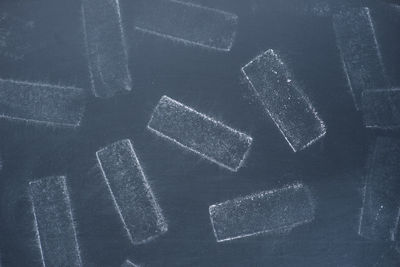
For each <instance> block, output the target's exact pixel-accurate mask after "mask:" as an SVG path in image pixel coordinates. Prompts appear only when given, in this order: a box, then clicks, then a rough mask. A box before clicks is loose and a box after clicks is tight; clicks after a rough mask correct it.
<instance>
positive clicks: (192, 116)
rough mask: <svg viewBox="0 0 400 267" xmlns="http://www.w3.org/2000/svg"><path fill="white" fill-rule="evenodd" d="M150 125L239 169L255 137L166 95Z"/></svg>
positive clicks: (178, 141)
mask: <svg viewBox="0 0 400 267" xmlns="http://www.w3.org/2000/svg"><path fill="white" fill-rule="evenodd" d="M147 128H148V129H149V130H151V131H152V132H154V133H156V134H157V135H158V136H161V137H163V138H166V139H168V140H170V141H172V142H174V143H176V144H178V145H180V146H181V147H183V148H185V149H187V150H190V151H192V152H194V153H196V154H199V155H200V156H201V157H203V158H206V159H208V160H210V161H212V162H214V163H216V164H218V165H219V166H221V167H224V168H227V169H229V170H231V171H237V170H238V169H239V168H240V167H241V166H242V165H243V162H244V160H245V158H246V155H247V154H248V151H249V149H250V147H251V143H252V141H253V139H252V138H251V137H250V136H248V135H247V134H244V133H241V132H239V131H237V130H235V129H232V128H230V127H228V126H226V125H224V124H222V123H221V122H218V121H216V120H214V119H212V118H210V117H207V116H205V115H204V114H201V113H199V112H197V111H195V110H194V109H192V108H190V107H187V106H185V105H183V104H182V103H179V102H178V101H176V100H173V99H171V98H169V97H167V96H163V97H162V98H161V100H160V102H159V103H158V105H157V106H156V108H155V109H154V111H153V115H152V116H151V119H150V121H149V123H148V125H147Z"/></svg>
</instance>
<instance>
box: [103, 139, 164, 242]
mask: <svg viewBox="0 0 400 267" xmlns="http://www.w3.org/2000/svg"><path fill="white" fill-rule="evenodd" d="M96 156H97V160H98V163H99V165H100V168H101V170H102V174H103V177H104V179H105V181H106V183H107V186H108V189H109V190H110V193H111V197H112V199H113V202H114V205H115V207H116V209H117V212H118V214H119V216H120V217H121V220H122V223H123V225H124V228H125V230H126V231H127V235H128V237H129V239H130V241H131V242H132V243H133V244H143V243H147V242H148V241H150V240H152V239H154V238H156V237H158V236H159V235H161V234H163V233H165V232H167V229H168V226H167V223H166V221H165V219H164V216H163V214H162V212H161V209H160V207H159V205H158V203H157V201H156V198H155V197H154V194H153V192H152V190H151V188H150V185H149V183H148V181H147V178H146V176H145V175H144V173H143V170H142V167H141V165H140V162H139V159H138V158H137V156H136V153H135V151H134V149H133V146H132V143H131V141H130V140H128V139H126V140H121V141H118V142H115V143H113V144H111V145H108V146H107V147H105V148H103V149H101V150H99V151H97V152H96Z"/></svg>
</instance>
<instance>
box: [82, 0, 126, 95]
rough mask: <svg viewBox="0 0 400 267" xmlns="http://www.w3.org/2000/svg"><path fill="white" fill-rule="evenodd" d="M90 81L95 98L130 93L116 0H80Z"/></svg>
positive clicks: (124, 45) (124, 44)
mask: <svg viewBox="0 0 400 267" xmlns="http://www.w3.org/2000/svg"><path fill="white" fill-rule="evenodd" d="M82 17H83V28H84V33H85V39H86V49H87V55H88V61H89V62H88V63H89V71H90V76H91V77H90V78H91V83H92V90H93V93H94V95H95V96H97V97H102V98H107V97H112V96H114V95H115V94H116V93H119V92H126V91H130V90H131V83H132V81H131V76H130V73H129V69H128V53H127V48H126V41H125V35H124V32H123V28H122V22H121V14H120V7H119V0H82Z"/></svg>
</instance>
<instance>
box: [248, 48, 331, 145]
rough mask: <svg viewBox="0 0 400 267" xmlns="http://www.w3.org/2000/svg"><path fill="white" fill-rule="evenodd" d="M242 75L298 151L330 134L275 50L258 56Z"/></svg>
mask: <svg viewBox="0 0 400 267" xmlns="http://www.w3.org/2000/svg"><path fill="white" fill-rule="evenodd" d="M241 72H242V74H243V75H244V77H245V78H246V80H247V81H248V83H249V84H250V87H251V89H252V90H253V91H254V93H255V95H256V98H257V99H258V101H259V102H261V104H262V106H263V108H264V110H265V111H266V112H267V114H268V115H269V116H270V117H271V118H272V120H273V121H274V123H275V125H276V126H277V127H278V129H279V130H280V132H281V133H282V135H283V136H284V137H285V139H286V141H287V142H288V143H289V145H290V147H291V148H292V150H293V151H294V152H296V151H299V150H302V149H304V148H306V147H308V146H310V145H311V144H313V143H314V142H316V141H318V140H319V139H320V138H321V137H323V136H324V135H325V134H326V127H325V124H324V122H323V121H322V120H321V119H320V117H319V115H318V113H317V112H316V111H315V109H314V107H313V105H312V104H311V102H310V100H309V99H308V97H307V96H306V95H305V94H304V93H303V91H302V90H301V89H300V88H299V86H297V84H296V82H295V80H294V79H293V77H292V74H291V73H290V72H289V71H288V68H287V67H286V65H285V64H284V62H283V61H282V60H281V58H280V57H279V55H278V54H277V53H275V51H273V50H272V49H269V50H267V51H265V52H264V53H262V54H260V55H258V56H257V57H256V58H254V59H253V60H252V61H250V62H249V63H248V64H246V65H245V66H244V67H243V68H242V69H241Z"/></svg>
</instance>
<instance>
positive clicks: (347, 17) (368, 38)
mask: <svg viewBox="0 0 400 267" xmlns="http://www.w3.org/2000/svg"><path fill="white" fill-rule="evenodd" d="M333 28H334V31H335V34H336V43H337V46H338V49H339V51H340V56H341V58H342V63H343V68H344V72H345V75H346V78H347V82H348V85H349V87H350V90H351V93H352V95H353V99H354V102H355V105H356V108H357V109H359V108H360V101H361V93H362V91H363V90H368V89H384V88H386V87H387V80H386V75H385V73H384V67H383V63H382V56H381V52H380V49H379V46H378V41H377V39H376V35H375V29H374V25H373V22H372V19H371V15H370V11H369V9H368V8H358V9H347V10H344V11H342V12H340V13H338V14H336V15H334V16H333Z"/></svg>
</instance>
